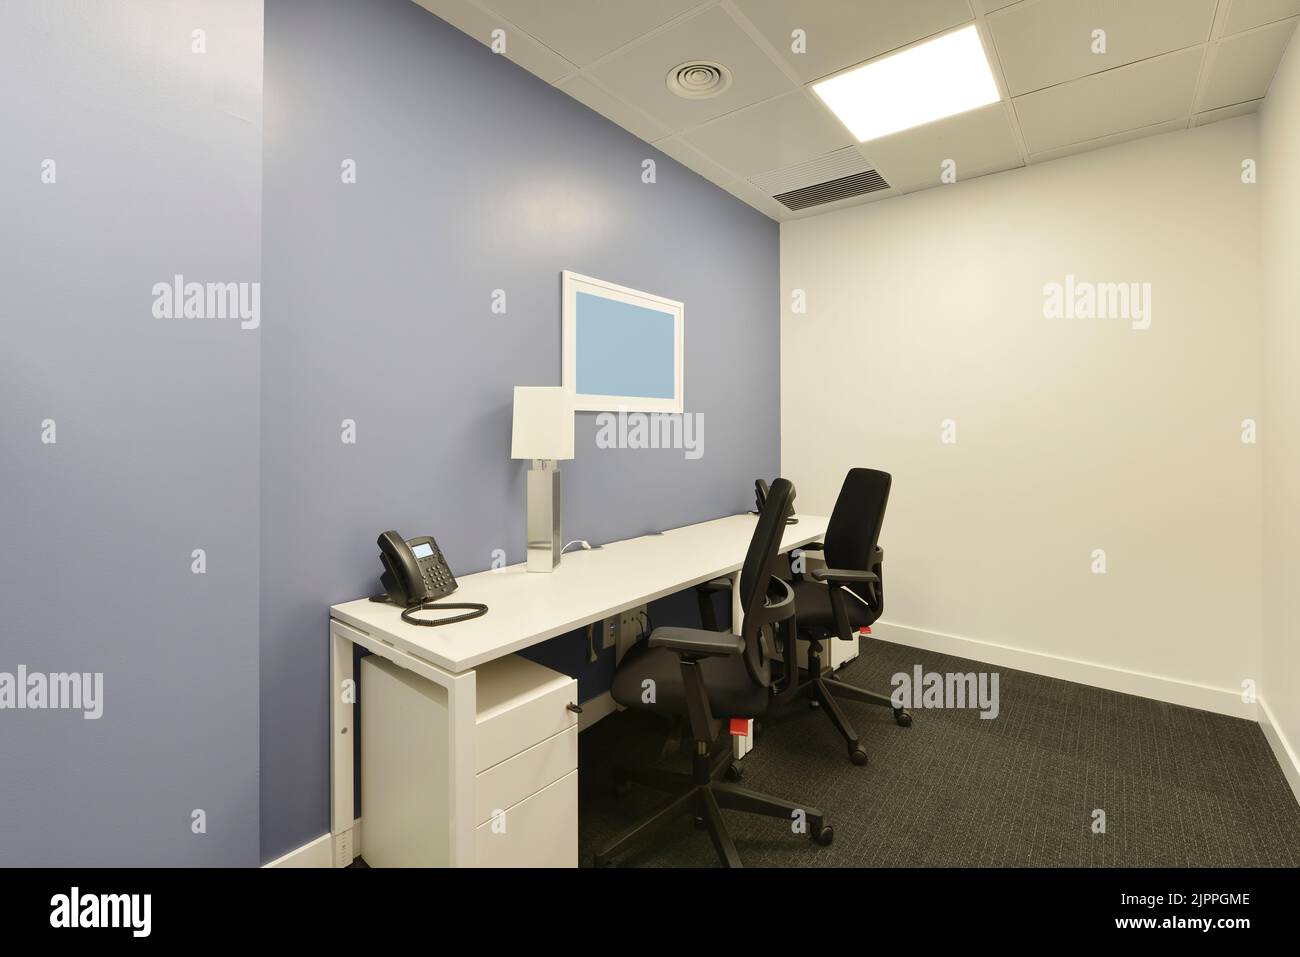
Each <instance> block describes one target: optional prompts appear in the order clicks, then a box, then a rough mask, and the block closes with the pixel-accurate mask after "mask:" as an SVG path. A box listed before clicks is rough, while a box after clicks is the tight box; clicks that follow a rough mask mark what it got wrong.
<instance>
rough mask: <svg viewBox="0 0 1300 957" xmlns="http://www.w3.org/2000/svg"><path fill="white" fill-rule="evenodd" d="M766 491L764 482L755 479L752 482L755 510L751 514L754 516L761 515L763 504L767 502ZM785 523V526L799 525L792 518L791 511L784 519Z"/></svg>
mask: <svg viewBox="0 0 1300 957" xmlns="http://www.w3.org/2000/svg"><path fill="white" fill-rule="evenodd" d="M768 491H769V490H768V485H767V482H766V481H764V480H763V479H756V480H755V481H754V505H755V506H756V508H755V510H754V512H753V514H755V515H761V514H763V503H764V502H766V501H767V493H768ZM785 523H786V524H787V525H798V524H799V519H797V518H795V517H794V511H793V509H792V510H791V511H790V515H789V516H788V517H787V518H786V520H785Z"/></svg>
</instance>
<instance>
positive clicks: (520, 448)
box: [510, 385, 573, 459]
mask: <svg viewBox="0 0 1300 957" xmlns="http://www.w3.org/2000/svg"><path fill="white" fill-rule="evenodd" d="M510 457H511V458H512V459H571V458H573V402H572V399H571V398H570V397H569V396H568V395H566V394H565V391H564V389H563V388H562V387H560V386H526V385H517V386H515V414H514V425H513V427H512V428H511V438H510Z"/></svg>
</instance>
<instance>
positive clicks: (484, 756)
mask: <svg viewBox="0 0 1300 957" xmlns="http://www.w3.org/2000/svg"><path fill="white" fill-rule="evenodd" d="M577 700H578V682H577V681H574V680H572V679H570V680H569V681H566V682H564V683H563V684H561V685H558V686H557V687H555V688H554V689H552V690H550V691H547V692H544V693H543V694H540V695H538V696H537V697H536V698H530V699H528V700H527V701H524V702H521V703H520V704H518V705H516V706H515V707H513V708H508V709H506V710H504V711H499V712H497V713H495V714H493V715H491V716H489V717H486V718H482V719H480V720H479V722H478V728H477V740H476V741H475V748H474V771H475V773H478V772H480V771H486V770H487V769H488V768H490V767H492V766H493V765H495V764H500V763H501V762H502V761H504V760H505V759H506V758H512V757H514V756H515V755H516V754H519V753H520V752H521V751H527V750H528V749H529V748H531V747H532V746H533V745H535V744H540V743H541V742H543V741H545V740H546V739H547V738H549V737H552V736H554V735H557V734H559V733H560V732H561V731H567V730H568V729H569V728H576V727H577V726H578V716H577V714H575V713H574V712H572V711H570V710H569V707H568V706H569V705H570V704H575V703H577Z"/></svg>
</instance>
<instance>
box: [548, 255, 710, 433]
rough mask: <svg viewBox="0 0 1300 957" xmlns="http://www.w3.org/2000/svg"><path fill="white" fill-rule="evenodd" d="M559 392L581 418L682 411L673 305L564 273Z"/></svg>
mask: <svg viewBox="0 0 1300 957" xmlns="http://www.w3.org/2000/svg"><path fill="white" fill-rule="evenodd" d="M561 276H562V283H561V287H562V292H561V298H562V307H561V315H562V319H563V321H562V327H563V333H562V336H563V356H564V359H563V362H564V368H563V374H562V380H561V381H562V383H563V385H564V389H565V391H566V392H568V393H569V395H570V396H571V397H572V400H573V408H574V410H575V411H579V412H617V411H619V410H620V409H624V410H626V411H628V412H682V411H684V406H683V401H682V382H683V370H682V357H683V355H684V343H683V339H682V319H683V315H684V313H685V307H684V306H683V305H682V304H681V303H680V302H677V301H676V300H674V299H665V298H664V297H663V296H656V295H652V294H651V293H648V292H640V291H639V290H636V289H629V288H627V287H626V286H620V285H617V284H616V283H612V282H605V281H604V280H603V279H593V278H592V277H590V276H582V275H579V274H578V273H576V272H570V271H569V270H567V269H566V270H564V271H563V273H561Z"/></svg>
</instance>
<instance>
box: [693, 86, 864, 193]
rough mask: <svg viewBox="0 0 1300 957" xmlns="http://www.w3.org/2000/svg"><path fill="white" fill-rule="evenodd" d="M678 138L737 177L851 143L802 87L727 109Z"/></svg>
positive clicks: (783, 164) (807, 158)
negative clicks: (735, 110) (705, 123)
mask: <svg viewBox="0 0 1300 957" xmlns="http://www.w3.org/2000/svg"><path fill="white" fill-rule="evenodd" d="M682 139H684V140H686V142H688V143H690V144H691V145H692V146H694V147H696V148H697V149H699V150H700V151H701V152H703V153H704V154H705V155H707V156H709V157H711V158H713V159H714V160H716V161H718V162H719V163H721V164H723V165H724V166H728V167H730V168H731V169H733V170H735V171H736V172H737V173H739V174H740V175H741V176H749V175H750V174H751V173H760V172H763V171H764V170H769V169H777V168H779V167H782V166H790V165H791V164H793V163H802V162H803V161H805V160H809V159H812V158H813V157H814V156H821V155H822V154H823V153H829V152H830V151H831V150H834V149H838V148H839V147H841V146H849V145H851V144H852V143H853V137H852V136H850V135H849V133H848V131H847V130H845V129H844V127H843V126H842V125H840V123H838V122H837V121H836V120H835V118H834V117H832V116H831V115H830V114H829V113H828V112H826V109H825V108H824V107H823V106H821V104H819V103H814V102H813V101H812V100H811V99H810V98H809V97H808V94H806V93H805V92H804V91H803V90H796V91H795V92H794V93H788V94H786V95H785V96H780V97H777V98H776V99H774V100H768V101H767V102H766V103H760V104H759V105H758V106H752V107H750V108H748V109H745V110H741V111H739V112H737V113H731V114H729V115H727V116H724V117H722V119H720V120H715V121H714V122H712V123H710V124H709V125H708V126H703V127H700V128H699V129H697V130H692V131H691V132H689V133H684V134H683V135H682Z"/></svg>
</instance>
